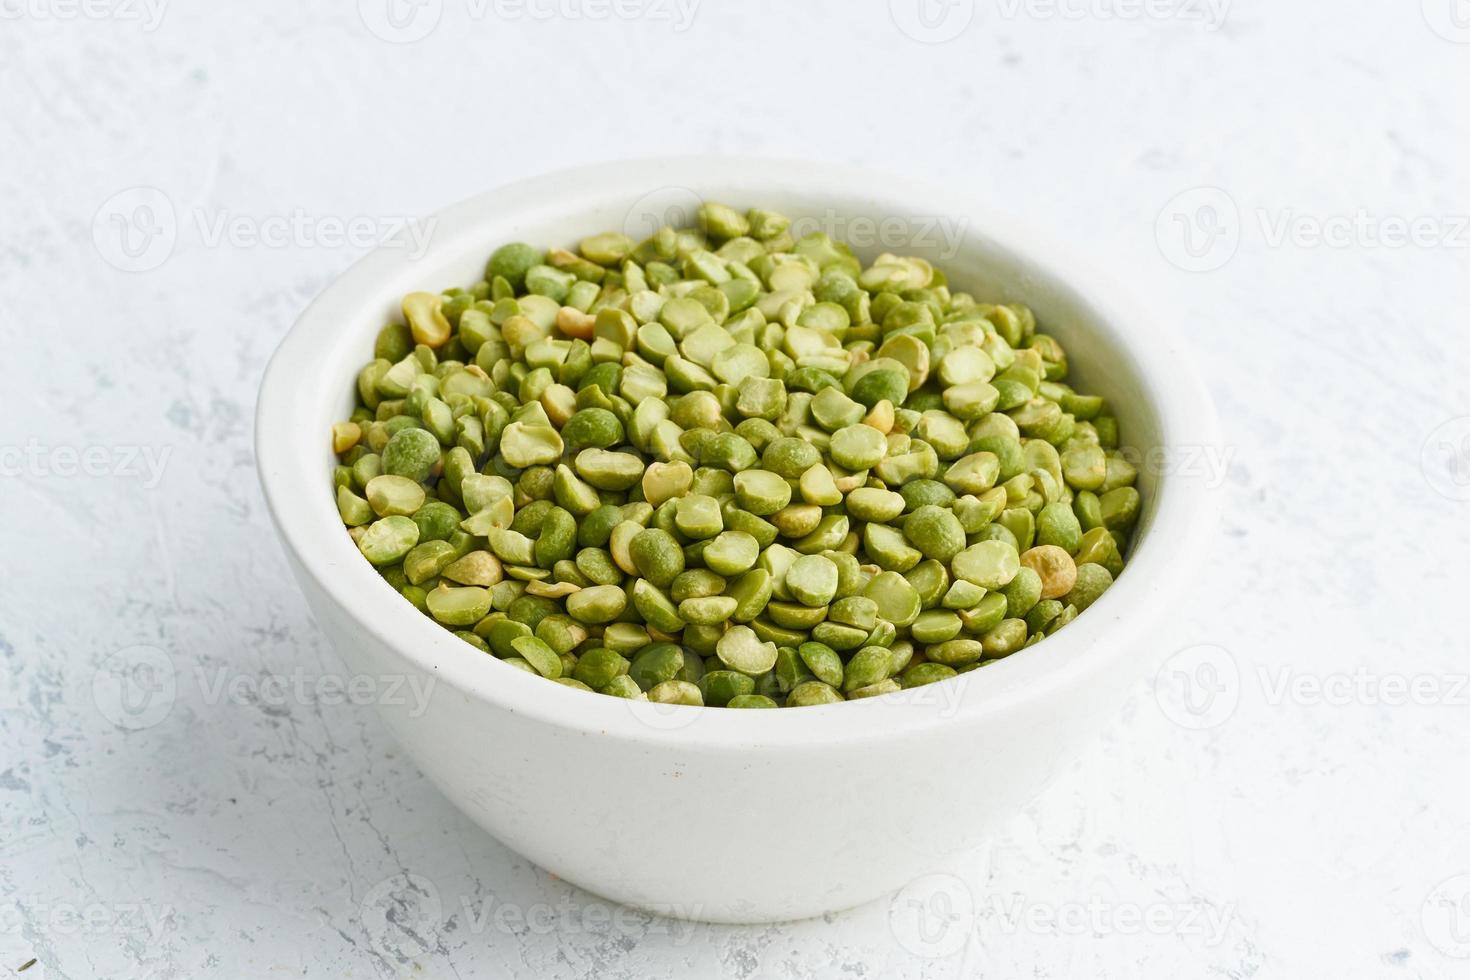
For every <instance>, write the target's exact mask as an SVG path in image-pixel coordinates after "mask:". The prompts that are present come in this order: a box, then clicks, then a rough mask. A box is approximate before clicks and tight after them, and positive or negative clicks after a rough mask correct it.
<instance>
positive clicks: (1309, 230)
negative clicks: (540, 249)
mask: <svg viewBox="0 0 1470 980" xmlns="http://www.w3.org/2000/svg"><path fill="white" fill-rule="evenodd" d="M392 2H393V3H394V4H396V6H393V7H390V6H389V0H362V3H361V4H355V3H352V2H341V3H327V2H324V0H316V2H287V0H263V2H257V3H252V4H224V3H206V2H204V0H0V404H3V406H4V410H3V411H0V469H3V473H0V541H3V544H4V551H3V554H4V560H3V563H0V975H7V976H8V975H11V974H10V972H9V971H15V970H18V969H19V968H21V967H22V966H23V965H24V964H26V963H27V961H29V960H31V959H35V960H36V961H37V962H36V963H35V964H34V965H33V966H31V967H30V968H29V969H28V970H27V971H26V973H25V974H24V975H25V976H26V977H27V978H28V980H29V978H38V977H52V978H61V977H68V978H92V977H106V978H116V977H153V978H173V977H178V978H194V977H252V978H253V977H274V976H282V977H284V976H302V977H360V978H370V977H388V976H399V975H401V976H423V977H446V976H447V977H465V978H468V977H515V978H557V977H585V978H612V980H624V978H627V980H632V978H645V977H653V978H685V977H720V978H731V980H777V978H796V977H803V978H804V977H827V976H837V977H845V978H849V980H864V978H880V977H903V978H926V980H948V978H958V977H987V978H1013V977H1030V978H1039V980H1064V978H1074V977H1075V978H1133V977H1142V978H1168V980H1174V978H1247V977H1271V978H1277V977H1281V978H1289V980H1310V978H1330V980H1379V978H1388V980H1394V978H1404V980H1448V978H1456V977H1465V976H1467V975H1470V959H1467V958H1466V957H1467V956H1470V784H1467V781H1466V758H1467V748H1470V686H1467V685H1466V672H1467V670H1470V666H1467V664H1470V658H1467V656H1466V654H1467V643H1466V609H1467V606H1470V603H1467V595H1466V593H1467V585H1470V574H1467V572H1466V556H1467V554H1470V393H1467V376H1470V331H1467V321H1466V310H1467V308H1470V275H1467V272H1470V226H1467V218H1466V215H1467V214H1470V200H1467V191H1470V176H1467V173H1466V166H1465V165H1466V161H1467V159H1470V117H1467V114H1466V112H1465V93H1466V90H1467V83H1470V4H1467V3H1465V2H1464V0H1423V2H1422V4H1421V2H1420V0H1394V2H1392V3H1389V2H1384V0H1342V2H1336V3H1327V2H1311V0H1236V2H1234V3H1228V2H1225V0H922V2H921V0H893V2H892V3H891V4H890V3H888V2H886V0H880V2H858V3H854V2H851V0H807V2H804V3H790V2H786V3H781V2H776V0H746V2H739V3H737V2H735V0H698V2H696V0H498V2H497V0H418V5H417V6H414V5H413V4H410V3H409V2H408V0H392ZM725 151H729V152H737V151H738V152H746V153H750V152H754V153H762V154H770V155H783V156H806V157H815V158H826V159H835V160H843V161H848V162H854V163H862V164H871V165H876V166H880V167H883V168H886V169H887V170H890V171H894V172H897V173H900V174H912V175H913V176H914V177H915V178H925V179H929V180H935V181H941V182H945V181H947V182H950V183H952V184H953V185H955V186H963V187H965V188H967V189H969V190H971V191H972V192H974V193H976V194H978V195H979V196H982V197H986V198H990V199H993V200H994V201H996V202H997V203H999V204H1001V205H1002V206H1004V207H1007V208H1009V209H1011V210H1014V211H1019V212H1021V213H1023V214H1027V215H1031V216H1034V218H1035V221H1036V223H1037V225H1038V226H1043V227H1046V228H1048V229H1052V230H1054V231H1059V232H1061V233H1062V234H1063V235H1064V236H1065V237H1068V238H1070V239H1072V240H1073V241H1074V242H1075V243H1076V244H1077V245H1078V246H1080V247H1081V248H1082V249H1084V250H1086V251H1087V252H1089V253H1091V254H1092V255H1093V256H1094V257H1095V258H1096V259H1097V260H1098V261H1099V262H1102V263H1105V264H1107V265H1108V266H1110V267H1111V268H1112V269H1113V270H1114V271H1115V274H1116V275H1117V276H1118V277H1119V278H1121V279H1124V280H1127V281H1128V282H1130V283H1131V284H1132V285H1133V286H1134V287H1135V289H1136V290H1137V291H1138V292H1140V293H1142V294H1143V295H1144V296H1145V297H1147V298H1148V299H1150V300H1151V301H1152V303H1153V305H1154V306H1155V307H1156V309H1157V310H1158V312H1159V313H1160V315H1161V316H1164V317H1166V318H1169V319H1171V320H1173V321H1175V322H1176V323H1177V325H1178V327H1179V328H1180V329H1181V330H1182V331H1184V332H1185V333H1186V334H1187V335H1188V337H1189V338H1190V341H1191V343H1192V345H1193V347H1194V349H1195V351H1196V355H1197V358H1198V360H1199V362H1200V364H1201V366H1202V367H1203V368H1204V371H1205V374H1206V377H1207V378H1208V383H1209V386H1210V388H1211V391H1212V393H1213V395H1214V397H1215V399H1216V401H1217V403H1218V405H1219V408H1220V413H1221V417H1222V422H1223V429H1224V432H1225V442H1224V445H1222V446H1218V447H1206V448H1207V449H1209V451H1210V453H1211V455H1203V454H1202V455H1201V457H1200V460H1199V461H1197V462H1196V463H1195V464H1194V465H1197V466H1202V467H1206V469H1205V470H1203V471H1202V472H1204V473H1205V474H1206V475H1207V476H1209V477H1210V478H1211V479H1212V480H1213V482H1214V483H1215V484H1216V485H1217V487H1218V492H1219V495H1220V500H1221V505H1222V509H1223V512H1224V533H1223V535H1222V536H1221V539H1220V542H1219V546H1218V547H1217V548H1216V549H1215V551H1214V553H1213V554H1211V555H1208V556H1201V555H1180V556H1179V561H1180V562H1181V563H1198V562H1203V563H1204V565H1205V568H1204V571H1203V575H1202V576H1201V584H1200V587H1199V589H1198V591H1197V593H1196V594H1195V596H1194V598H1193V599H1192V601H1190V602H1189V603H1187V604H1185V605H1183V606H1182V607H1181V608H1179V609H1178V610H1175V611H1173V612H1172V613H1171V615H1170V616H1169V617H1168V627H1167V629H1166V630H1164V631H1163V632H1161V633H1160V634H1159V635H1158V636H1157V637H1156V638H1155V640H1156V643H1157V644H1158V645H1159V647H1160V648H1164V649H1167V650H1177V651H1179V653H1178V654H1177V655H1176V656H1175V657H1174V658H1172V659H1171V660H1170V662H1169V664H1167V665H1166V667H1165V668H1164V671H1163V672H1162V673H1161V674H1160V676H1159V679H1158V683H1157V685H1155V684H1148V685H1140V687H1139V688H1138V691H1137V696H1136V698H1135V699H1134V700H1133V702H1132V703H1131V705H1130V707H1129V708H1128V710H1127V711H1126V713H1124V714H1123V715H1122V716H1120V717H1118V718H1117V719H1116V720H1115V722H1114V723H1113V724H1112V726H1111V727H1110V728H1109V729H1108V730H1107V731H1106V732H1105V733H1103V734H1102V735H1101V737H1100V738H1099V739H1098V740H1097V742H1096V744H1095V745H1093V746H1092V747H1091V749H1090V750H1089V751H1088V752H1087V754H1086V756H1085V757H1084V758H1083V759H1082V760H1081V761H1080V762H1079V763H1078V764H1077V765H1076V766H1075V767H1074V768H1073V769H1072V770H1071V771H1070V772H1069V773H1068V774H1067V775H1066V776H1065V777H1064V778H1063V779H1062V780H1061V781H1060V782H1059V783H1058V784H1056V785H1055V786H1054V787H1053V788H1052V789H1051V790H1050V791H1048V792H1047V793H1046V794H1045V795H1044V796H1043V797H1041V798H1040V799H1038V800H1037V801H1036V802H1035V803H1034V805H1032V806H1031V807H1030V808H1028V809H1027V810H1026V811H1025V812H1023V813H1018V814H1017V815H1016V817H1015V820H1014V823H1013V824H1012V826H1011V827H1010V828H1009V830H1008V832H1007V834H1006V835H1005V836H1004V837H1003V838H1002V839H999V840H997V841H995V843H994V845H993V846H992V847H990V848H988V849H987V851H986V852H985V853H983V854H981V855H978V856H976V857H975V858H974V859H972V860H969V861H966V862H964V863H963V864H962V865H959V866H955V867H943V868H935V869H934V875H932V876H930V877H928V878H925V879H921V880H920V881H918V882H915V883H914V884H913V885H912V886H910V888H908V889H906V890H905V891H904V892H903V893H901V894H900V895H898V896H897V897H896V898H895V899H894V900H893V901H892V902H891V903H890V902H880V903H878V904H876V905H873V906H870V907H867V908H864V909H859V910H857V911H853V912H849V913H844V914H840V915H834V916H831V917H829V918H828V919H825V920H822V921H811V922H802V923H796V924H789V925H780V926H771V927H766V928H727V927H719V928H715V927H706V926H689V925H686V924H682V923H677V922H672V921H668V920H661V919H652V918H649V917H647V916H643V915H639V914H634V913H630V912H628V911H626V910H621V909H617V908H613V907H610V906H608V905H607V904H606V903H603V902H601V901H600V900H598V899H596V898H594V897H592V896H589V895H587V894H585V893H583V892H580V891H578V890H577V889H574V888H572V887H570V886H568V885H566V884H564V883H562V882H560V881H557V880H555V879H553V878H551V877H549V876H548V875H546V874H545V873H543V872H541V871H539V870H538V869H536V868H535V867H532V866H530V865H528V864H527V863H526V862H525V861H523V860H522V859H520V858H519V857H518V856H517V855H515V854H514V853H511V852H510V851H508V850H506V849H505V848H503V847H501V846H500V845H499V844H497V843H496V842H495V841H494V840H492V839H490V838H488V837H487V836H485V835H484V834H482V833H481V832H480V831H478V830H477V829H475V828H474V827H472V826H471V825H469V824H468V822H467V821H465V820H464V819H462V818H461V817H460V816H459V815H458V814H457V813H456V812H455V811H454V810H453V809H452V808H451V807H450V806H449V805H448V804H447V803H446V802H445V801H444V800H443V799H442V798H441V797H440V796H439V795H438V794H437V793H436V792H435V791H434V790H433V789H432V788H431V787H429V786H428V785H427V784H426V783H425V781H424V780H423V778H422V777H421V776H420V775H419V773H418V772H416V771H415V770H414V768H413V767H412V766H411V765H409V764H407V763H406V762H405V760H404V759H403V758H402V756H401V755H400V754H399V753H398V751H397V749H396V748H395V746H394V743H393V741H392V739H391V738H390V737H389V735H388V733H387V731H386V730H385V729H384V727H383V726H382V725H381V724H380V723H379V721H378V720H377V717H376V715H375V714H374V712H373V709H372V708H371V707H370V706H369V705H368V704H366V703H364V702H370V701H372V700H374V699H376V698H386V697H392V696H398V697H412V696H413V695H412V692H390V691H387V690H382V689H374V688H367V689H363V688H358V689H356V690H352V691H349V692H348V693H347V695H346V696H344V695H343V692H342V690H341V685H342V682H343V680H344V678H343V677H342V670H343V668H342V666H341V664H340V662H339V661H338V659H337V657H336V655H335V654H334V653H333V652H332V651H331V650H330V649H328V648H327V647H326V646H325V644H324V642H323V640H322V637H321V635H320V634H319V632H318V630H317V628H316V627H315V625H313V623H312V621H311V619H310V618H309V616H308V615H307V611H306V608H305V605H304V604H303V602H302V600H301V598H300V596H299V595H298V593H297V591H296V588H295V587H294V585H293V583H292V582H291V580H290V578H289V577H288V573H287V569H286V566H285V562H284V560H283V557H282V554H281V551H280V549H279V548H278V546H277V544H276V541H275V539H274V537H273V534H272V532H271V529H270V528H269V526H268V522H267V518H266V515H265V512H264V509H263V504H262V501H261V496H260V493H259V490H258V487H257V484H256V480H255V475H254V468H253V462H252V454H251V413H252V408H253V404H254V399H255V391H256V385H257V382H258V380H259V377H260V374H261V370H262V368H263V366H264V364H265V362H266V359H267V357H268V356H269V354H270V352H271V350H272V349H273V348H274V346H275V344H276V343H277V341H278V340H279V338H280V337H281V335H282V334H283V333H284V332H285V330H286V329H287V327H288V325H289V324H290V323H291V321H292V319H293V317H294V316H295V315H296V313H297V312H298V311H299V310H300V309H301V307H302V306H303V305H304V304H305V303H306V302H307V301H308V300H309V299H310V298H311V297H312V296H313V295H314V294H315V293H316V292H317V291H318V290H319V289H321V287H322V286H323V285H324V284H325V283H326V282H327V281H328V280H330V279H331V277H332V276H333V275H335V274H336V273H337V272H339V271H340V270H342V269H343V268H344V267H345V266H346V265H347V264H349V263H350V262H351V261H352V260H353V259H354V258H355V257H357V256H358V255H360V254H361V253H362V252H364V251H365V250H366V248H367V246H368V245H370V244H372V243H373V242H375V241H377V240H381V239H382V238H384V237H385V236H388V235H390V234H398V232H397V231H396V230H395V229H398V228H400V227H401V226H403V225H404V224H405V222H407V223H408V227H409V228H410V229H412V228H415V227H418V226H417V225H415V224H414V223H413V222H414V221H416V219H417V216H420V215H423V214H426V213H428V212H430V211H432V210H433V209H435V208H437V207H440V206H442V205H444V204H446V203H449V202H452V201H455V200H457V199H459V198H462V197H466V196H468V195H471V194H473V193H475V192H477V191H479V190H482V189H484V188H486V187H489V186H492V185H495V184H499V183H503V182H506V181H509V180H513V179H516V178H519V177H523V176H527V175H532V174H536V173H540V172H544V171H547V170H550V169H556V168H561V167H564V166H568V165H573V164H576V163H581V162H588V161H595V160H601V159H609V158H618V157H631V156H640V155H649V154H658V153H676V152H716V153H719V152H725ZM492 244H494V243H488V242H487V243H486V245H487V248H488V247H489V246H490V245H492ZM344 702H346V703H344ZM1003 750H1004V747H1000V746H997V747H984V746H981V747H977V751H1003ZM954 819H956V820H963V819H964V815H963V814H955V815H954ZM768 830H769V828H751V844H752V846H758V842H759V835H760V834H761V833H762V832H766V831H768ZM856 846H860V845H856ZM690 859H691V860H698V855H691V856H690Z"/></svg>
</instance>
